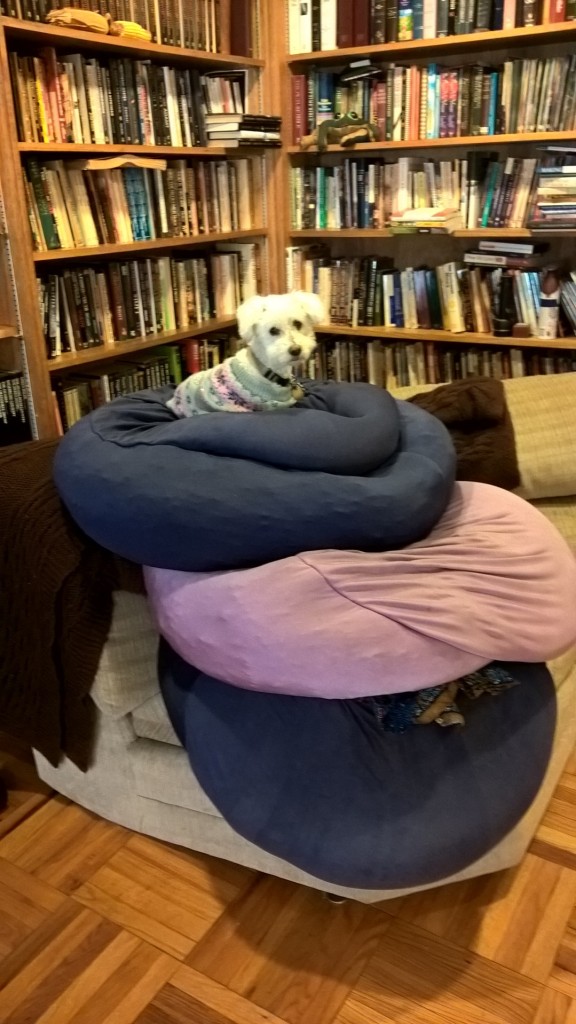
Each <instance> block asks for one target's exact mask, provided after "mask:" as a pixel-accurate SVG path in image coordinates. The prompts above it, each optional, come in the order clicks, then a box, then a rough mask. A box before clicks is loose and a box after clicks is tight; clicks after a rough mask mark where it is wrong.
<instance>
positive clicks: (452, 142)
mask: <svg viewBox="0 0 576 1024" xmlns="http://www.w3.org/2000/svg"><path fill="white" fill-rule="evenodd" d="M575 24H576V22H575ZM555 142H566V143H568V142H571V143H576V132H574V131H562V132H525V133H524V134H522V135H461V136H460V137H459V138H453V139H417V140H414V141H412V140H407V139H402V140H398V141H396V142H393V141H392V142H360V143H359V144H358V145H357V146H349V147H346V146H328V147H327V148H326V149H325V150H322V151H320V150H318V149H316V148H315V147H314V148H312V149H300V147H299V146H289V147H288V153H289V155H290V156H300V157H316V158H318V157H319V156H323V155H324V154H326V153H330V154H334V153H337V154H338V155H339V156H353V155H354V154H355V153H359V154H360V155H363V154H364V153H379V152H383V151H385V150H395V149H412V150H422V151H424V152H427V151H428V150H429V149H455V148H457V147H462V146H466V147H468V148H470V147H476V146H492V147H494V146H511V145H512V146H516V145H537V144H542V143H546V144H548V145H551V144H553V143H555Z"/></svg>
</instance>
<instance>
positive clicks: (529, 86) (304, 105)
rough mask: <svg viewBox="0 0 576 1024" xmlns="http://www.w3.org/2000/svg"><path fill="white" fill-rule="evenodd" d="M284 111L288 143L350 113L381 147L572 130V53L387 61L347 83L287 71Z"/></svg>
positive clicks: (575, 71) (575, 83)
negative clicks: (446, 62)
mask: <svg viewBox="0 0 576 1024" xmlns="http://www.w3.org/2000/svg"><path fill="white" fill-rule="evenodd" d="M292 109H293V131H294V141H295V143H298V142H299V141H300V139H301V138H302V136H303V135H307V134H308V133H309V132H311V131H312V130H313V129H314V127H315V126H316V124H317V122H318V121H321V120H322V119H323V118H327V117H334V116H338V115H340V114H345V113H347V112H348V111H350V110H353V111H355V112H356V113H357V114H359V115H360V116H361V117H363V118H365V119H367V120H370V121H372V122H373V123H374V124H375V125H376V126H377V129H378V134H379V138H380V140H381V141H382V142H392V141H393V142H397V141H408V142H415V141H418V140H419V139H438V138H439V139H448V138H459V137H461V136H467V135H480V136H482V135H500V134H512V135H518V134H524V133H527V132H555V131H573V130H574V128H575V125H576V56H574V55H573V56H560V57H548V58H545V59H527V60H510V61H506V62H505V63H504V64H500V65H499V66H498V65H489V66H484V65H479V64H478V65H472V66H471V65H466V66H463V67H449V68H447V67H442V66H441V65H439V64H436V63H430V64H427V65H424V66H420V65H416V64H414V65H411V66H409V67H405V66H400V65H394V64H389V65H387V66H386V67H385V68H382V69H381V71H380V74H379V75H377V76H376V77H372V78H365V79H361V80H358V81H352V82H346V81H344V82H343V81H342V79H341V78H340V76H339V75H337V74H336V73H334V72H329V71H312V72H310V73H308V74H295V75H293V76H292Z"/></svg>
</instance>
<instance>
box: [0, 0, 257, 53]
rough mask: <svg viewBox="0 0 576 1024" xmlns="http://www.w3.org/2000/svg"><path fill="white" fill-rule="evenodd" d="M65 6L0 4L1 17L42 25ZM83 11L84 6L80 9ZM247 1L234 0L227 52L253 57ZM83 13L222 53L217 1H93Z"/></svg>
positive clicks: (52, 0) (253, 19)
mask: <svg viewBox="0 0 576 1024" xmlns="http://www.w3.org/2000/svg"><path fill="white" fill-rule="evenodd" d="M62 6H64V4H63V3H61V2H59V0H0V15H5V16H7V17H12V18H25V19H29V20H30V21H44V20H45V18H46V15H47V14H48V12H49V11H51V10H54V9H56V8H58V7H62ZM79 6H80V7H83V6H84V4H83V3H81V4H80V5H79ZM251 6H252V5H251V3H250V0H234V3H233V4H232V9H231V11H230V15H229V17H230V22H229V24H230V52H231V53H235V54H241V55H243V56H246V57H254V56H256V54H255V53H254V40H256V39H257V38H258V19H257V16H256V15H255V14H254V13H253V12H252V11H251ZM86 9H90V10H94V11H97V12H98V13H99V14H103V15H107V14H109V15H110V17H111V19H112V21H135V22H137V24H138V25H141V26H142V28H146V29H148V31H149V32H150V33H151V34H152V40H153V42H156V43H164V44H165V45H167V46H183V47H186V49H190V50H207V51H208V52H210V53H218V52H219V51H220V50H221V22H222V15H221V9H220V0H174V2H173V3H170V4H169V3H158V2H157V0H93V2H92V3H90V4H89V5H88V6H87V8H86Z"/></svg>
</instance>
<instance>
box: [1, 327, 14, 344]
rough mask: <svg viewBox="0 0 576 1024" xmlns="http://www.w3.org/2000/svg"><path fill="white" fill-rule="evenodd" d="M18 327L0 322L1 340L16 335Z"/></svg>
mask: <svg viewBox="0 0 576 1024" xmlns="http://www.w3.org/2000/svg"><path fill="white" fill-rule="evenodd" d="M16 333H17V332H16V328H15V327H12V326H11V325H9V324H0V341H6V340H10V339H12V338H15V337H16Z"/></svg>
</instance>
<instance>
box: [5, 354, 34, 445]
mask: <svg viewBox="0 0 576 1024" xmlns="http://www.w3.org/2000/svg"><path fill="white" fill-rule="evenodd" d="M31 440H32V426H31V422H30V411H29V407H28V395H27V391H26V384H25V382H24V378H23V376H22V374H21V373H19V372H18V371H10V370H0V448H2V447H4V446H5V445H9V444H21V443H23V442H24V441H31Z"/></svg>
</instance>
